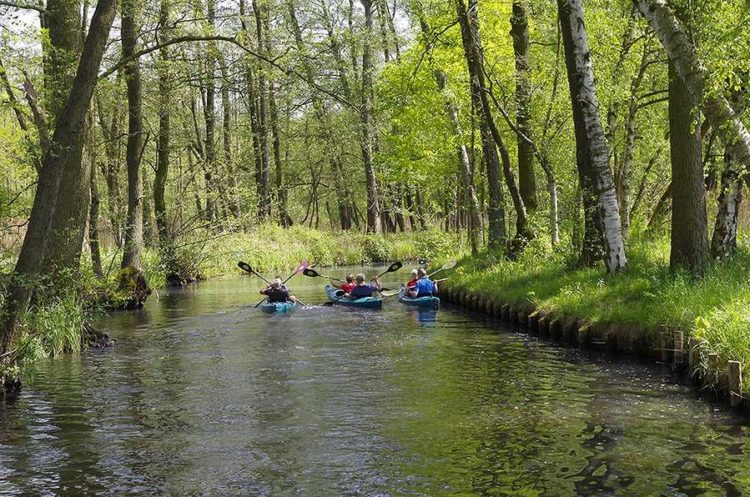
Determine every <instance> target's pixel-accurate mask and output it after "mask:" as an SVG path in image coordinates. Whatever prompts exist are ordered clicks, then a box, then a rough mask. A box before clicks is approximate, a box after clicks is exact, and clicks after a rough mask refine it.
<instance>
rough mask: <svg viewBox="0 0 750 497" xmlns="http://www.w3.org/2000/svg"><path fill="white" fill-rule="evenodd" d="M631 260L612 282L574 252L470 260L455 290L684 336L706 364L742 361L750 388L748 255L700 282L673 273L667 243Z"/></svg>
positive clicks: (456, 276) (648, 246) (642, 249)
mask: <svg viewBox="0 0 750 497" xmlns="http://www.w3.org/2000/svg"><path fill="white" fill-rule="evenodd" d="M628 257H629V267H628V270H627V271H626V272H624V273H622V274H617V275H607V274H605V273H604V270H603V268H602V267H596V268H587V269H580V268H579V269H576V268H574V267H573V264H571V263H570V261H571V259H572V257H571V254H570V251H569V250H564V249H563V250H558V251H552V250H551V249H549V248H548V247H544V246H543V245H542V244H541V243H540V242H535V243H532V245H530V246H529V247H528V249H527V250H526V251H525V252H524V253H523V254H522V255H521V256H520V258H519V260H517V261H509V260H507V259H504V258H502V257H499V256H497V255H494V254H492V253H483V254H480V255H479V256H477V257H466V258H464V259H463V260H461V261H460V263H459V265H458V266H457V267H456V269H455V270H454V271H453V274H452V276H451V287H452V288H456V289H465V290H471V291H475V292H481V293H484V294H486V295H488V296H492V297H495V298H496V299H498V300H500V301H504V302H509V303H517V304H520V303H528V302H530V303H532V304H534V306H535V307H536V308H538V309H541V310H544V311H556V312H557V313H559V314H562V315H567V316H571V317H575V318H578V319H584V320H587V321H589V322H592V323H595V322H606V323H618V324H628V325H636V326H638V327H639V328H642V329H643V330H644V333H647V334H654V335H652V337H654V336H655V334H656V332H657V329H658V328H659V327H660V326H668V327H669V328H671V329H677V330H682V331H683V332H685V333H687V334H688V336H693V337H694V338H696V339H697V340H698V341H699V343H700V344H701V352H702V355H703V356H704V359H705V357H706V356H707V354H708V353H710V352H715V353H717V354H718V355H719V359H720V363H721V365H722V367H723V366H724V365H725V364H726V361H728V360H737V361H740V362H741V363H742V364H743V365H745V366H746V369H745V371H746V372H745V373H744V375H745V381H748V380H750V282H749V281H748V275H749V274H750V250H749V249H748V247H741V248H740V249H739V251H738V253H737V254H736V255H735V256H734V257H732V258H731V259H730V260H727V261H723V262H716V263H713V264H712V265H711V267H709V268H708V270H707V271H706V274H705V276H704V277H703V278H701V279H698V280H696V279H693V278H691V277H690V276H689V275H687V274H683V273H679V272H678V273H672V272H670V271H669V260H668V257H669V240H668V239H659V240H633V241H631V243H630V247H629V250H628Z"/></svg>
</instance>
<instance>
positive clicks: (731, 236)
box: [711, 147, 742, 259]
mask: <svg viewBox="0 0 750 497" xmlns="http://www.w3.org/2000/svg"><path fill="white" fill-rule="evenodd" d="M740 176H741V175H740V173H739V171H738V167H737V164H736V163H735V162H734V158H733V157H732V154H731V152H730V151H729V147H727V150H726V152H725V153H724V172H722V173H721V193H720V194H719V209H718V212H717V213H716V224H715V225H714V234H713V237H712V238H711V257H713V258H714V259H724V258H726V257H729V256H730V255H732V254H734V252H736V250H737V215H738V214H739V210H740V202H742V179H741V177H740Z"/></svg>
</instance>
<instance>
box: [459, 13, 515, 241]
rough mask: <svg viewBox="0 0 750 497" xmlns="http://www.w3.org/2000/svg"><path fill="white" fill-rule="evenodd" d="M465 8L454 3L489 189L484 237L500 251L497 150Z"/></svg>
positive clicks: (500, 196) (502, 228)
mask: <svg viewBox="0 0 750 497" xmlns="http://www.w3.org/2000/svg"><path fill="white" fill-rule="evenodd" d="M470 1H471V0H470ZM472 6H475V4H472V3H470V4H469V8H471V7H472ZM469 8H467V6H466V4H465V3H464V0H456V11H457V13H458V22H459V24H460V25H461V39H462V41H463V48H464V57H465V58H466V65H467V67H468V70H469V78H470V81H471V100H472V103H473V105H474V108H475V109H476V112H477V114H478V118H479V132H480V135H481V139H482V155H483V158H484V163H485V169H486V171H487V186H488V189H489V207H488V216H489V235H488V237H487V244H488V245H489V246H490V247H494V248H498V247H500V248H502V247H504V246H505V242H506V238H507V234H506V232H505V208H504V205H503V204H504V200H503V190H502V187H501V185H500V159H499V157H498V155H497V148H496V145H495V141H494V138H493V137H492V130H491V129H490V123H489V119H491V117H492V116H491V115H488V112H487V110H488V109H486V108H485V106H484V105H482V97H483V95H484V90H485V89H484V85H483V84H482V82H483V81H484V73H483V70H482V61H481V59H480V53H479V51H478V50H477V45H476V44H477V42H478V40H477V39H476V38H475V35H476V33H475V32H474V29H473V28H472V26H471V21H470V20H469ZM472 12H473V13H474V15H476V9H474V10H472Z"/></svg>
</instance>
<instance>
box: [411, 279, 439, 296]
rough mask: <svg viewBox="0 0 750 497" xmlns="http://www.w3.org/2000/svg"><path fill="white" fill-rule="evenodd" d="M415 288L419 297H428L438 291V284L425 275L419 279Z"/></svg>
mask: <svg viewBox="0 0 750 497" xmlns="http://www.w3.org/2000/svg"><path fill="white" fill-rule="evenodd" d="M414 290H416V292H417V297H427V296H429V295H432V294H433V293H435V292H437V285H435V282H434V281H432V280H431V279H430V278H428V277H427V276H423V277H422V278H419V279H418V280H417V284H416V286H415V287H414Z"/></svg>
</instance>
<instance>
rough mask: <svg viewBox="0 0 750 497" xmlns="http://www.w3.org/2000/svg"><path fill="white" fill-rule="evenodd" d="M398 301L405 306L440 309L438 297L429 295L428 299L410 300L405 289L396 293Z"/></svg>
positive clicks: (402, 288)
mask: <svg viewBox="0 0 750 497" xmlns="http://www.w3.org/2000/svg"><path fill="white" fill-rule="evenodd" d="M398 301H399V302H401V303H402V304H406V305H414V306H417V307H430V308H432V309H437V308H438V307H440V297H435V296H433V295H430V296H429V297H418V298H412V297H409V296H408V295H407V294H406V287H403V286H402V287H401V291H400V292H398Z"/></svg>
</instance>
